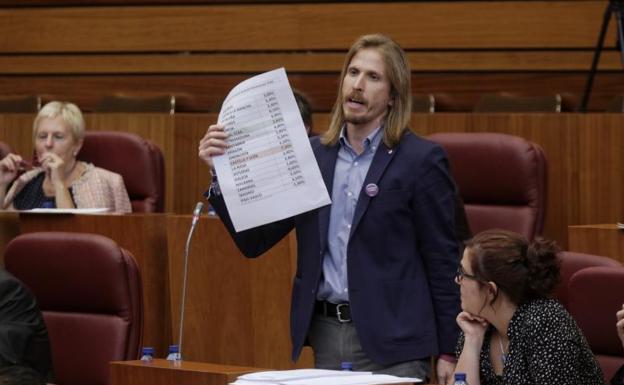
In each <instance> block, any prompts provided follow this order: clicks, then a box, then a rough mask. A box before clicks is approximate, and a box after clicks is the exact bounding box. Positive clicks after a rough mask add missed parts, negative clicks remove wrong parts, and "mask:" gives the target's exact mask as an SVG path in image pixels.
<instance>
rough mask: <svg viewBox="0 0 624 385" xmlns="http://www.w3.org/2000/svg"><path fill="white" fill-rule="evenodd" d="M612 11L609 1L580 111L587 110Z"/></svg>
mask: <svg viewBox="0 0 624 385" xmlns="http://www.w3.org/2000/svg"><path fill="white" fill-rule="evenodd" d="M612 13H613V8H612V5H611V2H609V4H607V9H606V10H605V13H604V18H603V20H602V27H601V29H600V35H599V37H598V43H597V44H596V49H595V51H594V60H593V61H592V66H591V69H590V71H589V76H588V77H587V83H585V91H584V92H583V101H582V102H581V106H580V108H579V111H581V112H586V111H587V104H588V102H589V94H590V93H591V89H592V85H593V84H594V76H595V75H596V69H597V68H598V61H599V60H600V53H601V52H602V47H603V45H604V39H605V35H606V34H607V28H608V27H609V21H610V20H611V14H612Z"/></svg>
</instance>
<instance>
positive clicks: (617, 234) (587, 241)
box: [568, 223, 624, 264]
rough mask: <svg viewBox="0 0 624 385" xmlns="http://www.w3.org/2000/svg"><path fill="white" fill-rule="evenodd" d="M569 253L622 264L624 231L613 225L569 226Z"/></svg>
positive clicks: (623, 257)
mask: <svg viewBox="0 0 624 385" xmlns="http://www.w3.org/2000/svg"><path fill="white" fill-rule="evenodd" d="M568 238H569V247H568V249H569V250H570V251H576V252H579V253H587V254H595V255H603V256H605V257H610V258H613V259H615V260H616V261H619V262H620V263H623V264H624V230H620V229H618V228H617V226H616V225H615V223H613V224H601V225H584V226H569V227H568Z"/></svg>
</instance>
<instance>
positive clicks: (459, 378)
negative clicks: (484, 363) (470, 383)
mask: <svg viewBox="0 0 624 385" xmlns="http://www.w3.org/2000/svg"><path fill="white" fill-rule="evenodd" d="M455 381H466V373H455Z"/></svg>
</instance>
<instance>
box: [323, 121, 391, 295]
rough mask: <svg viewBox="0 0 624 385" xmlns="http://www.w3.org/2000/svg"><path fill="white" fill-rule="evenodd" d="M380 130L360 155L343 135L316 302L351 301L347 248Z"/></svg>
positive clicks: (365, 145)
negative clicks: (321, 275) (317, 300)
mask: <svg viewBox="0 0 624 385" xmlns="http://www.w3.org/2000/svg"><path fill="white" fill-rule="evenodd" d="M381 133H382V130H381V129H380V128H377V129H376V130H375V131H373V132H372V133H371V134H370V135H368V136H367V137H366V139H364V142H363V148H364V150H363V151H362V153H361V154H359V155H358V154H357V153H356V152H355V150H354V149H353V147H352V146H351V145H350V144H349V141H348V140H347V137H346V131H345V128H344V127H343V128H342V132H341V133H340V140H339V143H340V149H339V150H338V159H337V160H336V168H335V171H334V183H333V188H332V206H331V212H330V217H329V230H328V232H327V250H326V252H325V254H324V256H323V277H322V278H321V282H320V283H319V290H318V294H317V298H318V299H319V300H325V301H329V302H332V303H341V302H348V301H349V292H348V287H349V286H348V282H347V245H348V243H349V235H350V233H351V223H352V222H353V214H354V212H355V205H356V204H357V200H358V196H359V194H360V191H361V190H362V185H363V184H364V179H365V178H366V174H367V173H368V169H369V168H370V165H371V163H372V162H373V157H374V156H375V151H376V150H377V148H378V147H379V143H380V142H381V138H382V135H381Z"/></svg>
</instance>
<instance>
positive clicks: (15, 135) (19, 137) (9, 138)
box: [0, 114, 35, 159]
mask: <svg viewBox="0 0 624 385" xmlns="http://www.w3.org/2000/svg"><path fill="white" fill-rule="evenodd" d="M34 119H35V115H34V114H0V141H3V142H5V143H7V144H8V145H9V146H11V150H13V152H14V153H16V154H19V155H21V156H22V157H24V158H25V159H31V158H32V153H33V131H32V125H33V120H34Z"/></svg>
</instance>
